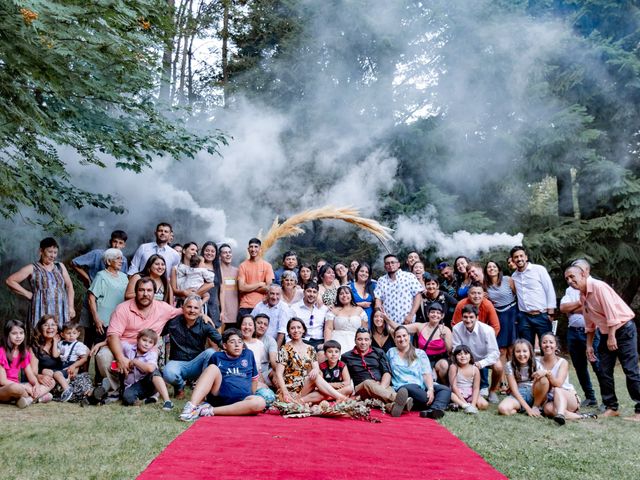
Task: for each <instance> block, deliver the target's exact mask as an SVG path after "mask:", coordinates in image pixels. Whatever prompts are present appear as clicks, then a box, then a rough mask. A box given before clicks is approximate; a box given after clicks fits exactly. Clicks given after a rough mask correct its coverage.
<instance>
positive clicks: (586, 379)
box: [567, 327, 600, 400]
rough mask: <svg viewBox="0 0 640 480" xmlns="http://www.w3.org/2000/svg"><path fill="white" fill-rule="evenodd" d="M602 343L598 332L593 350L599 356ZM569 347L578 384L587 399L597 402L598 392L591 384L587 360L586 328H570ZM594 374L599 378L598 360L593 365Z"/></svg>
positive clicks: (568, 331) (568, 332) (568, 335)
mask: <svg viewBox="0 0 640 480" xmlns="http://www.w3.org/2000/svg"><path fill="white" fill-rule="evenodd" d="M599 342H600V333H599V332H598V331H597V330H596V334H595V337H594V339H593V349H594V351H595V352H596V355H597V354H598V344H599ZM567 347H568V348H569V356H570V357H571V362H572V363H573V368H575V369H576V375H577V376H578V382H580V386H581V387H582V391H583V392H584V396H585V399H587V400H596V392H595V391H594V389H593V385H592V384H591V377H590V376H589V363H590V362H589V361H588V359H587V334H586V333H585V331H584V328H581V327H569V329H568V330H567ZM591 368H592V369H593V373H595V374H596V378H599V375H600V373H599V369H600V362H599V361H598V360H597V359H596V361H595V362H593V363H591Z"/></svg>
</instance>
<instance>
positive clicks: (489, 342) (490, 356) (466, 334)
mask: <svg viewBox="0 0 640 480" xmlns="http://www.w3.org/2000/svg"><path fill="white" fill-rule="evenodd" d="M452 331H453V348H456V347H457V346H458V345H466V346H467V347H469V349H470V350H471V353H472V354H473V359H474V360H475V365H476V366H477V367H478V368H484V367H489V366H491V365H493V364H494V363H496V362H497V361H498V360H499V359H500V349H499V348H498V342H497V341H496V332H495V331H494V330H493V328H491V327H490V326H489V325H486V324H484V323H482V322H479V321H476V325H475V327H473V331H471V332H470V331H469V330H467V327H465V325H464V323H462V322H460V323H458V324H456V325H454V326H453V328H452Z"/></svg>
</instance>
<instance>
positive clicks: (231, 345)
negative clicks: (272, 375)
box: [180, 328, 266, 422]
mask: <svg viewBox="0 0 640 480" xmlns="http://www.w3.org/2000/svg"><path fill="white" fill-rule="evenodd" d="M222 348H223V351H222V352H216V353H214V354H213V356H212V357H211V360H209V366H208V367H207V368H205V370H204V371H203V372H202V375H200V378H198V383H197V384H196V386H195V388H194V389H193V393H192V394H191V400H190V401H188V402H187V404H186V405H185V406H184V409H183V410H182V413H181V414H180V420H183V421H185V422H191V421H193V420H196V419H197V418H198V417H211V416H213V415H256V414H258V413H260V412H261V411H263V410H264V409H265V406H266V404H265V401H264V399H263V398H262V397H260V396H257V395H255V392H256V389H257V387H258V378H259V371H258V366H257V365H256V361H255V358H254V356H253V353H252V352H251V350H249V349H247V348H246V347H245V346H244V342H243V341H242V334H241V333H240V331H239V330H237V329H235V328H229V329H227V330H225V331H224V333H223V334H222ZM205 398H206V399H207V400H208V402H209V403H207V402H204V400H205Z"/></svg>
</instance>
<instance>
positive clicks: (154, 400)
mask: <svg viewBox="0 0 640 480" xmlns="http://www.w3.org/2000/svg"><path fill="white" fill-rule="evenodd" d="M150 403H158V397H156V396H155V395H154V396H151V397H147V398H145V399H144V404H145V405H149V404H150Z"/></svg>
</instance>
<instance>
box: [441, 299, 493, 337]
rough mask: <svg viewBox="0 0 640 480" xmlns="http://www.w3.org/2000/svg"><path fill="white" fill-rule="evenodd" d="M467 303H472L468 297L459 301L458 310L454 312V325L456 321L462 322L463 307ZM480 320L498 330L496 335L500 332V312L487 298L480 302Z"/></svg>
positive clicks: (452, 321)
mask: <svg viewBox="0 0 640 480" xmlns="http://www.w3.org/2000/svg"><path fill="white" fill-rule="evenodd" d="M465 305H472V303H471V302H470V301H469V299H468V298H463V299H462V300H460V301H459V302H458V305H457V306H456V311H455V312H453V320H451V326H452V327H453V326H454V325H455V324H456V323H460V322H461V321H462V307H464V306H465ZM478 321H480V322H482V323H486V324H487V325H489V326H490V327H491V328H493V330H494V331H495V332H496V337H497V336H498V334H499V333H500V320H499V319H498V314H497V313H496V309H495V308H494V307H493V303H491V302H490V301H489V300H487V299H486V298H483V299H482V302H480V306H479V307H478Z"/></svg>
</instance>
